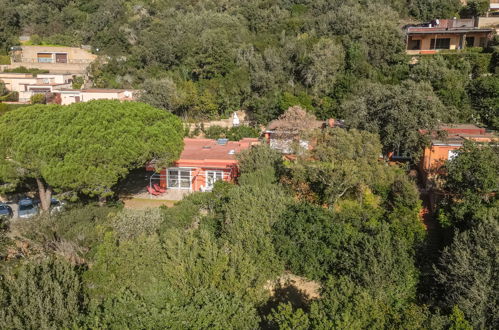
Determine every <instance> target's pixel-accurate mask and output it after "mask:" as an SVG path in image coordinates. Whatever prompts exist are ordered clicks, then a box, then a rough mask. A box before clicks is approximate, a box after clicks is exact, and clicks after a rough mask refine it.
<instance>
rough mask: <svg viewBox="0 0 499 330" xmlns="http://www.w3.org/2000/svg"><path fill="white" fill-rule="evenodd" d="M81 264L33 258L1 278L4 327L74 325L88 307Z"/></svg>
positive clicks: (0, 313)
mask: <svg viewBox="0 0 499 330" xmlns="http://www.w3.org/2000/svg"><path fill="white" fill-rule="evenodd" d="M79 277H80V275H79V271H78V269H77V268H75V267H74V266H72V265H70V264H68V263H67V262H64V261H60V260H57V259H46V260H40V261H31V262H28V263H26V264H24V265H21V266H20V267H18V268H17V269H14V270H12V271H10V272H9V273H7V274H4V275H3V276H2V277H1V278H0V281H1V282H0V306H1V309H0V326H1V327H2V329H20V328H22V329H48V328H73V327H77V326H78V325H79V324H80V315H81V314H82V313H83V312H84V311H85V309H86V306H85V303H84V294H83V287H82V285H81V282H80V278H79Z"/></svg>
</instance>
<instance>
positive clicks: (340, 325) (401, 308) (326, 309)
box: [310, 277, 429, 329]
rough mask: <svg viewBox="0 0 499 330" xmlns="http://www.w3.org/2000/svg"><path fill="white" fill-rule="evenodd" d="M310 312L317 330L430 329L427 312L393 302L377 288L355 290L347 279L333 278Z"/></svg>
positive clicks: (326, 284) (413, 306) (416, 307)
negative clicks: (371, 329)
mask: <svg viewBox="0 0 499 330" xmlns="http://www.w3.org/2000/svg"><path fill="white" fill-rule="evenodd" d="M310 309H311V312H310V324H311V325H312V328H318V329H345V328H349V329H366V328H376V329H381V328H386V327H394V328H399V327H401V328H410V329H417V328H427V327H428V325H427V324H426V322H427V318H428V316H429V312H428V311H427V310H425V308H421V307H419V306H417V305H415V304H412V303H408V304H407V303H406V304H404V305H400V302H391V301H390V300H389V299H388V297H387V296H386V295H385V294H384V293H383V292H382V291H380V290H379V289H378V288H375V287H367V288H363V287H359V286H356V285H355V284H354V283H353V282H352V281H350V280H349V279H348V278H346V277H340V278H338V279H334V278H330V279H329V280H328V281H327V282H326V283H325V288H324V290H323V292H322V297H321V299H320V300H318V301H316V302H313V303H312V305H311V308H310Z"/></svg>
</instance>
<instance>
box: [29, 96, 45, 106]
mask: <svg viewBox="0 0 499 330" xmlns="http://www.w3.org/2000/svg"><path fill="white" fill-rule="evenodd" d="M29 101H30V103H31V104H45V103H47V99H46V97H45V94H34V95H33V96H31V97H30V98H29Z"/></svg>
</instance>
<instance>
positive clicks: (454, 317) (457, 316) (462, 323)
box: [449, 306, 473, 330]
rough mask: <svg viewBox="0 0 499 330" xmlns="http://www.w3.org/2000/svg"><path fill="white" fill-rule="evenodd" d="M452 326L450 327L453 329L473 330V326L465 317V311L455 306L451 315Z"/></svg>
mask: <svg viewBox="0 0 499 330" xmlns="http://www.w3.org/2000/svg"><path fill="white" fill-rule="evenodd" d="M450 322H451V326H450V327H449V329H452V330H471V329H473V327H472V326H471V325H470V324H469V322H468V321H466V319H465V318H464V313H463V312H462V311H461V310H460V309H459V307H457V306H454V308H453V309H452V314H451V316H450Z"/></svg>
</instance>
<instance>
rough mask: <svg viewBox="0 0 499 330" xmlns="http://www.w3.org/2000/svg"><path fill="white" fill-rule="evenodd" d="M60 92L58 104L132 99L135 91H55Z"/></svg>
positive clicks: (94, 89) (99, 89) (92, 89)
mask: <svg viewBox="0 0 499 330" xmlns="http://www.w3.org/2000/svg"><path fill="white" fill-rule="evenodd" d="M55 93H57V94H60V104H62V105H67V104H72V103H78V102H88V101H92V100H120V101H133V100H135V99H136V93H137V92H136V91H134V90H131V89H104V88H90V89H81V90H79V89H60V90H58V91H55Z"/></svg>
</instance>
